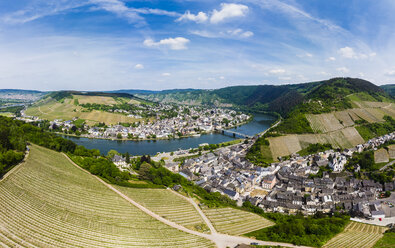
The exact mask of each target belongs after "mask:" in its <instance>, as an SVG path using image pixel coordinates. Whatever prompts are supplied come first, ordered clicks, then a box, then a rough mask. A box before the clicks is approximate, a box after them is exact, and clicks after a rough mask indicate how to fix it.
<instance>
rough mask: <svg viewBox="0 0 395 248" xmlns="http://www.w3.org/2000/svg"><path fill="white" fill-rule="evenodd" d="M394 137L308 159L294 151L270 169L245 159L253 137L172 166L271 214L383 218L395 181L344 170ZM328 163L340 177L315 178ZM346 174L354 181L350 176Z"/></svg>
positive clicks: (170, 166)
mask: <svg viewBox="0 0 395 248" xmlns="http://www.w3.org/2000/svg"><path fill="white" fill-rule="evenodd" d="M394 139H395V133H391V134H388V135H384V136H382V137H378V138H374V139H371V140H369V141H368V142H366V143H364V144H360V145H357V146H356V147H353V148H351V149H345V150H343V151H340V152H339V151H334V150H328V151H325V152H320V153H317V154H313V155H308V156H304V157H302V156H299V155H298V154H294V155H293V156H292V157H291V158H290V159H288V160H285V161H281V162H277V163H272V164H271V165H270V166H268V167H258V166H255V165H253V164H252V163H251V162H249V161H247V160H246V159H245V155H246V153H247V151H248V149H249V147H250V146H251V145H252V144H253V142H254V141H253V140H249V141H248V143H247V142H244V143H240V144H236V145H233V146H229V147H224V148H219V149H217V150H215V151H213V152H208V153H205V154H203V155H201V156H199V157H197V158H190V159H186V160H185V162H184V163H183V164H182V165H180V166H178V163H167V165H166V167H167V168H168V169H169V170H172V171H173V172H175V173H179V174H180V175H182V176H184V177H185V178H187V179H188V180H191V181H194V182H195V183H196V184H197V185H199V186H201V187H203V188H204V189H206V190H207V191H209V192H219V193H221V194H223V195H227V196H229V197H230V198H231V199H233V200H236V201H237V202H238V204H239V205H241V204H242V203H243V202H244V201H247V200H248V201H250V202H251V203H252V204H253V205H255V206H259V207H261V208H263V209H265V210H266V211H268V212H287V213H296V212H302V213H304V214H306V215H308V214H314V213H315V212H316V211H322V212H331V211H333V210H344V211H350V210H352V211H354V212H355V213H356V214H357V215H360V216H363V217H366V218H380V219H381V218H384V217H386V215H391V214H390V213H384V211H383V209H382V207H383V206H381V202H380V201H378V196H379V194H380V193H381V192H384V191H391V190H393V189H394V187H395V185H394V182H391V183H385V184H384V185H383V184H380V183H377V182H374V181H373V180H359V179H356V178H353V177H352V173H349V172H346V171H344V166H345V164H346V163H347V160H348V159H349V158H351V157H352V155H353V154H354V153H356V152H362V151H364V150H367V149H372V150H374V149H376V147H378V146H380V145H382V144H384V143H385V142H387V141H390V140H394ZM393 155H394V154H392V155H391V156H393ZM327 166H329V168H330V170H331V171H330V172H332V174H334V175H337V176H335V177H333V176H332V177H329V173H328V172H324V173H323V175H322V177H315V178H314V177H311V176H310V175H317V173H318V172H319V171H320V168H322V167H327ZM359 169H360V168H357V169H356V170H359ZM309 176H310V177H309ZM346 176H348V177H349V178H351V179H349V180H346ZM388 206H390V207H391V204H389V205H387V206H386V208H387V209H388ZM392 207H393V205H392ZM392 207H391V208H392ZM391 210H392V209H391ZM392 212H393V211H392ZM393 214H394V213H393ZM391 216H393V215H391ZM387 217H388V216H387Z"/></svg>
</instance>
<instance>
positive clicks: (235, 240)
mask: <svg viewBox="0 0 395 248" xmlns="http://www.w3.org/2000/svg"><path fill="white" fill-rule="evenodd" d="M63 155H64V156H65V157H66V158H67V159H68V160H69V161H70V163H72V164H73V165H74V166H76V167H77V168H79V169H80V170H82V171H84V172H85V173H87V174H89V175H91V176H93V177H95V178H96V179H97V180H98V181H99V182H101V183H102V184H104V185H105V186H106V187H107V188H109V189H110V190H112V191H114V192H115V193H117V194H118V195H119V196H120V197H122V198H123V199H125V200H126V201H128V202H129V203H131V204H132V205H134V206H135V207H137V208H138V209H140V210H141V211H143V212H144V213H146V214H148V215H149V216H151V217H153V218H155V219H157V220H158V221H160V222H162V223H164V224H166V225H168V226H170V227H173V228H176V229H178V230H180V231H183V232H186V233H189V234H192V235H196V236H199V237H202V238H206V239H209V240H211V241H213V242H214V243H215V244H216V246H217V247H218V248H226V247H235V246H236V245H238V244H250V243H257V244H259V245H268V246H284V247H291V248H310V247H307V246H296V245H292V244H287V243H278V242H270V241H261V240H256V239H252V238H247V237H240V236H231V235H227V234H220V233H217V232H215V233H212V234H205V233H201V232H198V231H193V230H190V229H188V228H186V227H183V226H181V225H179V224H176V223H174V222H172V221H169V220H167V219H165V218H163V217H161V216H159V215H158V214H156V213H154V212H152V211H151V210H149V209H147V208H145V207H143V206H142V205H140V204H139V203H137V202H135V201H134V200H132V199H131V198H129V197H128V196H126V195H125V194H123V193H122V192H120V191H119V190H117V189H116V188H114V187H113V186H112V185H110V184H108V183H106V182H104V181H103V180H102V179H101V178H99V177H97V176H95V175H92V174H91V173H89V172H88V171H86V170H84V169H83V168H81V167H80V166H78V165H77V164H75V163H74V162H73V161H72V160H71V159H70V158H69V157H68V156H67V155H66V154H63ZM195 204H196V203H195ZM203 215H204V213H203ZM207 220H208V219H207ZM208 221H209V220H208ZM214 231H215V229H214Z"/></svg>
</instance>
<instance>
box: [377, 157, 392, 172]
mask: <svg viewBox="0 0 395 248" xmlns="http://www.w3.org/2000/svg"><path fill="white" fill-rule="evenodd" d="M394 163H395V160H393V161H391V162H389V163H388V164H386V165H384V166H383V167H381V168H380V170H381V171H383V170H385V169H387V167H388V166H391V165H393V164H394Z"/></svg>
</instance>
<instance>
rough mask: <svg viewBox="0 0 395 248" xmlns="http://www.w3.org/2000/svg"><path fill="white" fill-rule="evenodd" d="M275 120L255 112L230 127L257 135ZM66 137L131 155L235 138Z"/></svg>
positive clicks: (95, 146)
mask: <svg viewBox="0 0 395 248" xmlns="http://www.w3.org/2000/svg"><path fill="white" fill-rule="evenodd" d="M274 121H275V118H274V117H272V116H269V115H264V114H255V115H254V118H253V120H252V121H250V122H249V123H247V124H245V125H243V126H239V127H237V128H232V129H229V130H231V131H235V132H238V133H242V134H246V135H251V136H253V135H255V134H257V133H260V132H263V131H265V130H266V129H268V128H269V127H270V125H271V124H272V123H273V122H274ZM64 138H67V139H70V140H72V141H74V142H75V143H76V144H78V145H83V146H85V147H86V148H88V149H99V150H100V152H101V153H103V154H107V152H108V151H109V150H112V149H113V150H117V151H118V152H120V153H126V152H129V154H131V155H144V154H149V155H155V154H157V153H158V152H170V151H177V150H178V149H189V148H196V147H198V146H199V145H200V144H202V143H208V144H218V143H221V142H225V141H229V140H233V139H235V138H233V137H231V136H228V135H223V134H220V133H211V134H205V135H201V136H199V137H188V138H182V139H171V140H156V141H152V140H151V141H148V140H144V141H132V140H126V141H120V140H106V139H89V138H78V137H72V136H64Z"/></svg>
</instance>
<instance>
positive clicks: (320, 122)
mask: <svg viewBox="0 0 395 248" xmlns="http://www.w3.org/2000/svg"><path fill="white" fill-rule="evenodd" d="M306 118H307V120H308V121H309V122H310V126H311V128H312V129H313V130H314V131H315V132H317V133H327V132H332V131H336V130H339V129H342V128H343V125H342V124H340V122H339V120H338V119H336V117H335V115H334V114H319V115H306Z"/></svg>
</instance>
